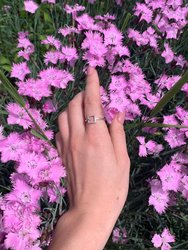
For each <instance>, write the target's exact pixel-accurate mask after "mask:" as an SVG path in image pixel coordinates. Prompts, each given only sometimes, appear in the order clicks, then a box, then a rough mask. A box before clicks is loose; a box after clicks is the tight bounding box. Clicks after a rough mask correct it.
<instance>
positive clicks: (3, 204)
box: [0, 116, 66, 249]
mask: <svg viewBox="0 0 188 250" xmlns="http://www.w3.org/2000/svg"><path fill="white" fill-rule="evenodd" d="M25 118H26V117H24V116H23V117H22V118H21V120H24V119H25ZM26 119H27V118H26ZM0 142H1V143H0V152H1V161H2V162H4V163H6V162H8V161H14V162H15V173H13V174H11V177H10V178H11V182H12V191H11V192H10V193H8V194H6V195H5V196H4V197H3V198H2V199H1V200H0V208H1V210H2V211H3V233H6V239H5V242H4V244H5V247H6V248H7V249H8V248H11V249H41V248H40V247H39V246H40V242H39V240H38V239H39V237H40V236H41V231H40V230H39V226H40V224H41V219H40V215H39V212H40V209H41V208H40V199H41V198H45V199H46V197H49V198H48V199H49V202H56V203H58V202H59V197H60V196H61V195H63V194H64V193H65V191H66V190H65V189H64V188H63V187H62V186H61V178H62V177H65V176H66V172H65V169H64V167H63V165H62V162H61V159H60V158H59V157H58V154H57V151H56V150H55V149H54V148H53V147H51V146H49V144H48V143H47V142H45V141H43V140H40V139H37V138H36V137H34V136H32V135H31V134H30V133H29V132H23V133H22V134H19V133H17V132H13V133H10V134H9V135H8V136H7V137H3V138H1V141H0Z"/></svg>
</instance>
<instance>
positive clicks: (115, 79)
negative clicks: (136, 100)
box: [109, 75, 129, 91]
mask: <svg viewBox="0 0 188 250" xmlns="http://www.w3.org/2000/svg"><path fill="white" fill-rule="evenodd" d="M128 84H129V83H128V81H127V80H126V79H125V77H124V75H118V76H116V75H112V76H111V82H110V84H109V90H117V91H120V90H123V89H124V88H125V87H126V86H127V85H128Z"/></svg>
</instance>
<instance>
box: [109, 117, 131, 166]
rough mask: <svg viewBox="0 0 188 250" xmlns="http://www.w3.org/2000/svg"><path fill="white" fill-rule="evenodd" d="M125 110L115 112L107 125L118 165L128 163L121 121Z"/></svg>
mask: <svg viewBox="0 0 188 250" xmlns="http://www.w3.org/2000/svg"><path fill="white" fill-rule="evenodd" d="M124 120H125V112H119V113H116V115H115V117H114V119H113V121H112V123H111V124H110V127H109V132H110V136H111V140H112V144H113V147H114V151H115V155H116V159H117V162H118V164H119V165H120V166H125V165H126V166H127V165H130V160H129V156H128V152H127V143H126V137H125V131H124V127H123V123H124Z"/></svg>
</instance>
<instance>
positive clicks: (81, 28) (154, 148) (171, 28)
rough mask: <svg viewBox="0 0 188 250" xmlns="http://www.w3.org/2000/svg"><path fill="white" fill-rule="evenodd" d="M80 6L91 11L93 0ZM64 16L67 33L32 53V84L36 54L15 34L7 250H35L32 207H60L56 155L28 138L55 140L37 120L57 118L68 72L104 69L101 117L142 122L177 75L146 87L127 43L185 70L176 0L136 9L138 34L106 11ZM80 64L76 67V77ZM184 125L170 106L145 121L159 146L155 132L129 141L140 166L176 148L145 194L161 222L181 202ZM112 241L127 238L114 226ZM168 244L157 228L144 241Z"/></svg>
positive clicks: (36, 212) (72, 10)
mask: <svg viewBox="0 0 188 250" xmlns="http://www.w3.org/2000/svg"><path fill="white" fill-rule="evenodd" d="M88 2H89V3H90V4H95V0H89V1H88ZM115 2H116V4H117V5H119V6H121V5H122V4H123V1H121V0H116V1H115ZM42 3H45V4H51V7H52V8H53V5H55V4H56V1H55V0H42ZM42 3H41V4H42ZM39 7H40V5H39V4H38V3H36V2H35V1H33V0H25V1H24V9H25V11H28V12H30V13H32V14H34V13H35V12H36V11H37V9H38V8H39ZM62 8H63V7H62ZM62 11H64V12H65V13H66V15H68V16H69V18H71V20H72V21H73V22H72V23H73V24H74V26H68V25H65V26H63V27H60V28H59V29H58V30H57V34H58V35H57V37H56V36H54V35H53V34H52V35H49V34H48V35H47V36H46V37H45V38H44V39H42V41H40V43H41V44H40V46H44V54H43V60H42V59H41V61H43V67H38V69H37V70H38V71H37V73H36V76H35V77H33V75H34V74H32V73H33V72H32V64H33V61H32V58H33V56H34V54H35V51H36V48H35V46H34V44H33V43H32V42H31V41H30V39H29V32H27V31H22V32H19V33H18V44H17V49H18V50H19V52H18V57H19V59H20V61H19V62H17V63H13V65H12V70H11V74H10V76H11V77H12V78H13V80H15V86H16V87H17V89H18V93H19V94H20V95H22V96H24V98H25V100H26V107H25V108H22V107H20V106H19V105H18V104H17V103H14V102H10V103H9V104H7V106H6V110H7V112H8V117H7V123H8V125H18V126H19V128H21V129H22V132H19V133H18V132H12V133H9V134H8V135H6V136H5V135H4V134H5V133H4V132H3V127H2V126H0V153H1V162H3V163H7V162H9V161H13V162H14V167H15V172H14V173H13V174H12V175H11V177H10V178H11V183H12V190H11V191H10V192H9V193H8V194H6V195H4V196H3V197H1V199H0V209H1V214H0V215H1V224H0V227H1V228H2V229H1V232H2V233H3V235H4V236H5V242H4V245H5V247H6V248H11V249H15V250H18V249H19V250H20V249H30V250H32V249H33V250H34V249H35V250H37V249H41V242H40V239H41V235H42V232H41V230H40V229H39V228H40V226H41V223H42V219H41V217H40V213H42V212H43V211H41V209H42V208H41V205H40V202H41V200H42V199H48V201H49V203H53V202H55V203H58V202H59V199H60V197H61V196H63V195H64V193H65V192H66V190H65V188H64V187H63V186H62V183H61V178H63V177H65V176H66V171H65V168H64V166H63V165H62V162H61V159H60V158H59V156H58V154H57V151H56V150H55V149H54V148H53V146H52V145H49V144H48V142H46V141H43V140H42V139H39V138H36V137H35V136H34V135H33V134H32V133H31V132H32V131H33V130H37V129H38V128H37V126H36V123H37V124H38V126H39V127H40V128H41V130H42V131H43V133H44V134H45V135H46V137H47V139H48V140H52V139H54V133H53V131H52V130H50V129H49V128H48V124H47V119H46V120H45V117H48V115H49V114H51V113H53V112H56V104H55V103H54V98H53V94H54V91H57V90H61V91H62V90H64V91H66V88H67V87H68V86H69V84H70V83H72V82H74V81H75V80H76V74H74V73H75V71H76V67H77V65H78V63H79V64H80V63H81V62H84V63H85V66H86V65H91V66H93V67H98V68H105V71H106V72H108V74H109V78H107V77H106V80H105V82H104V86H108V87H107V88H104V87H103V86H101V88H100V91H101V101H102V105H103V109H104V114H105V118H106V120H107V122H109V123H111V121H112V119H113V117H114V115H115V113H116V112H118V111H120V112H122V111H125V112H126V118H125V119H126V121H127V122H132V121H135V120H140V121H141V122H142V123H144V122H145V121H148V119H150V118H149V113H150V111H151V110H152V109H153V108H154V107H155V106H156V104H157V103H158V102H159V101H160V99H161V98H162V97H163V96H164V95H165V93H166V92H167V91H168V90H169V89H170V88H171V87H173V86H174V84H175V83H176V82H177V81H178V80H179V79H180V76H179V75H178V74H177V73H176V74H174V75H168V72H166V71H165V70H164V72H163V73H162V74H161V75H159V74H157V75H156V77H155V79H152V80H151V79H147V75H146V74H145V72H144V70H143V69H142V68H141V66H140V65H139V64H138V63H136V62H135V58H134V50H132V48H131V46H130V44H133V46H136V47H138V48H139V49H140V51H141V49H143V51H144V50H146V49H150V50H151V51H152V52H151V53H153V55H154V56H156V58H158V60H160V61H161V62H162V63H163V64H164V65H165V64H171V65H173V67H175V69H179V70H181V69H182V68H184V67H186V66H187V65H188V62H187V61H186V59H185V58H183V56H182V55H181V54H177V53H175V50H174V48H173V46H172V45H173V43H171V41H172V40H173V41H176V40H178V39H180V36H181V34H182V33H183V30H184V27H185V25H186V24H188V21H187V19H186V16H187V14H188V7H187V6H185V5H183V1H181V0H178V1H177V0H167V1H163V0H160V1H154V0H145V2H144V3H139V2H138V3H137V4H136V6H135V8H134V15H135V19H136V21H137V24H138V25H137V26H138V27H144V29H143V28H141V30H136V29H133V28H129V29H128V32H127V34H125V33H126V32H124V31H122V30H120V29H118V28H117V27H116V25H115V24H114V23H115V21H116V16H115V15H111V14H109V13H106V14H104V15H96V16H94V17H91V16H90V15H89V14H88V13H83V12H84V11H85V6H82V5H79V4H75V5H74V6H70V5H68V4H65V5H64V8H63V10H62ZM65 13H64V14H65ZM66 39H67V40H66ZM64 41H71V42H67V43H65V42H64ZM132 58H133V59H132ZM85 66H84V67H83V68H82V71H83V73H84V72H85ZM79 70H80V69H79ZM175 72H178V71H175ZM181 92H182V95H185V96H188V83H187V84H185V85H184V86H183V87H182V89H181ZM39 107H40V108H39ZM187 118H188V110H187V109H186V108H185V107H183V105H178V106H177V107H176V109H175V112H174V113H171V114H165V115H161V116H160V117H158V118H152V119H150V121H151V122H152V123H154V122H158V121H159V122H161V123H163V124H164V125H166V126H164V127H163V128H161V129H160V134H162V135H163V136H162V138H160V140H158V139H156V134H157V131H159V130H158V129H156V128H152V129H150V128H149V127H146V128H143V129H142V130H140V131H139V134H138V135H137V136H136V145H137V146H138V155H139V157H140V158H141V157H149V156H150V157H159V156H160V154H161V153H163V151H164V149H165V148H170V149H178V148H181V152H178V153H176V154H174V155H173V156H172V157H171V159H170V161H169V162H167V163H166V164H165V165H164V166H163V167H162V168H161V169H159V170H158V171H157V173H156V176H155V177H154V178H152V179H150V180H149V185H150V187H151V195H150V197H149V199H148V204H149V205H150V206H153V207H154V209H155V210H156V211H157V212H158V213H159V214H162V213H164V212H166V210H167V208H168V207H169V206H173V205H175V204H176V200H175V198H176V197H175V195H176V194H177V193H178V194H180V195H181V196H182V197H184V198H185V199H186V200H188V175H187V170H186V165H187V164H188V157H187V156H186V154H185V153H184V148H183V147H184V146H185V145H186V143H187V138H188V129H187V128H188V119H187ZM33 119H34V120H35V122H34V121H33ZM169 124H170V125H171V126H168V125H169ZM178 126H179V127H178ZM39 132H40V131H39ZM158 141H160V142H158ZM1 225H2V226H1ZM4 236H3V237H4ZM113 241H114V242H116V243H118V242H119V243H123V244H124V243H126V242H127V233H126V230H125V229H124V228H123V229H121V230H120V229H119V228H115V229H114V231H113ZM174 241H175V238H174V237H173V236H172V235H170V233H169V231H168V230H167V229H164V232H163V233H162V235H161V236H160V235H157V234H155V235H154V237H153V239H152V243H153V244H154V246H155V247H161V249H170V245H169V244H168V242H169V243H171V242H174ZM46 244H47V243H46ZM165 247H166V248H165Z"/></svg>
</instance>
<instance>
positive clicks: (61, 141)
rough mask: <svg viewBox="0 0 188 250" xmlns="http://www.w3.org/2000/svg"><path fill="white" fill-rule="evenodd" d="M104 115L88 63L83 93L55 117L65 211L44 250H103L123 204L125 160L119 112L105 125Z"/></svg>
mask: <svg viewBox="0 0 188 250" xmlns="http://www.w3.org/2000/svg"><path fill="white" fill-rule="evenodd" d="M88 115H96V116H97V117H103V116H104V115H103V109H102V104H101V98H100V83H99V77H98V74H97V71H96V70H95V69H94V68H92V67H90V66H89V67H88V72H87V80H86V88H85V91H82V92H80V93H79V94H77V95H76V96H75V97H74V98H73V100H71V101H70V103H69V105H68V108H67V109H66V110H65V111H64V112H62V113H61V114H60V116H59V119H58V125H59V133H58V134H57V137H56V143H57V148H58V152H59V154H60V156H61V157H62V160H63V163H64V164H65V166H66V168H67V182H68V187H67V190H68V197H69V201H70V208H69V210H68V211H67V212H66V213H64V214H63V215H62V216H61V217H60V219H59V220H58V223H57V225H56V229H55V232H54V235H53V238H52V242H51V244H50V246H49V248H48V250H83V249H87V250H102V249H103V248H104V246H105V244H106V242H107V240H108V238H109V236H110V234H111V232H112V230H113V227H114V225H115V223H116V220H117V218H118V216H119V214H120V213H121V210H122V208H123V206H124V204H125V201H126V199H127V193H128V186H129V170H130V160H129V156H128V153H127V147H126V138H125V132H124V128H123V122H124V116H125V114H124V113H118V114H116V115H115V117H114V119H113V121H112V123H111V124H110V126H109V128H108V127H107V125H106V123H105V121H104V120H102V121H97V123H96V124H87V123H85V122H84V119H85V117H87V116H88Z"/></svg>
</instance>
